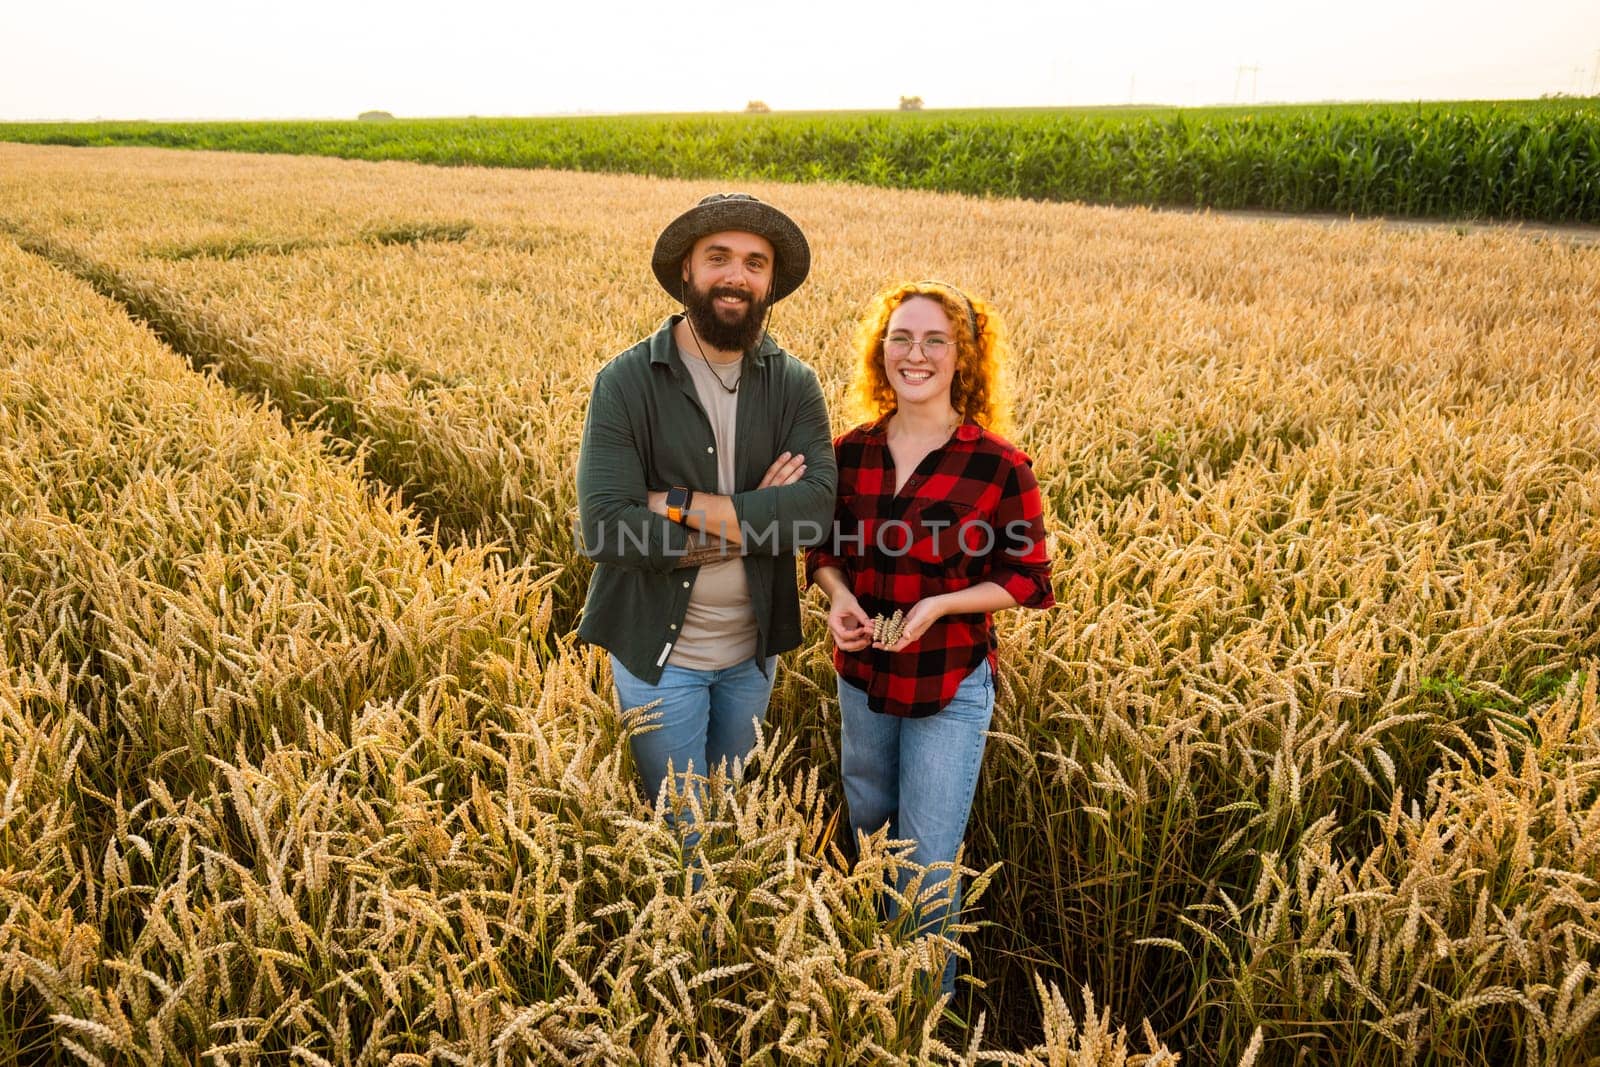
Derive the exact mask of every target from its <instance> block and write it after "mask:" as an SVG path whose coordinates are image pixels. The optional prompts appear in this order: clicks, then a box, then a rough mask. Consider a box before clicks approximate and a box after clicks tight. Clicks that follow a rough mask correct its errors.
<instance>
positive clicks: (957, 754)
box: [838, 660, 994, 993]
mask: <svg viewBox="0 0 1600 1067" xmlns="http://www.w3.org/2000/svg"><path fill="white" fill-rule="evenodd" d="M838 686H839V712H840V720H841V724H842V729H841V734H842V737H841V739H840V746H839V747H840V750H841V760H842V763H843V768H842V770H843V773H844V794H845V799H846V800H847V801H849V804H850V829H851V831H852V832H854V833H856V834H872V833H875V832H876V831H877V830H878V829H879V828H880V827H882V826H883V825H884V823H888V824H889V836H890V838H892V839H893V838H899V839H915V840H916V842H917V846H916V850H915V851H913V852H912V853H911V858H912V860H914V861H915V862H917V863H919V864H922V865H923V866H927V865H929V864H934V863H951V862H953V861H954V860H955V858H956V850H957V849H958V848H960V847H961V841H962V838H964V837H965V836H966V833H967V817H968V816H969V815H970V814H971V812H972V797H973V794H974V793H975V792H976V790H977V786H978V771H979V769H981V768H982V766H983V747H984V740H985V738H984V734H985V732H986V731H987V730H988V729H989V720H990V718H991V717H992V716H993V714H994V678H993V677H992V674H991V672H990V670H989V664H988V661H987V660H986V661H984V662H983V663H980V664H979V665H978V666H977V668H976V669H975V670H973V672H972V673H971V674H969V675H967V677H966V678H965V679H963V680H962V682H961V688H959V689H958V690H956V695H955V698H954V699H952V700H951V701H950V703H949V704H948V705H946V706H945V707H944V708H943V709H941V710H940V711H939V712H937V713H936V714H933V715H929V716H928V717H927V718H922V719H900V718H896V717H894V716H892V715H880V714H878V713H876V712H873V711H871V710H870V709H868V707H867V694H866V693H865V692H864V691H862V690H860V689H857V688H856V687H855V686H854V685H851V684H850V683H849V682H847V681H845V680H844V679H842V678H841V679H839V681H838ZM909 877H910V876H909V873H907V872H902V874H901V884H900V887H899V888H900V889H901V890H904V889H905V886H906V882H907V881H909ZM932 886H940V887H941V891H940V893H939V894H938V895H937V896H935V897H933V898H932V899H931V900H930V901H929V903H927V904H925V905H924V908H923V912H922V915H921V916H920V922H919V928H920V929H923V930H926V931H935V930H940V929H942V928H943V926H944V924H945V923H946V922H947V921H950V920H951V919H952V917H954V916H956V915H958V914H959V913H960V909H961V880H960V879H959V878H951V877H950V872H949V870H948V868H947V869H945V870H942V871H930V872H928V875H927V876H926V878H925V879H924V881H923V889H924V890H927V889H928V888H930V887H932ZM893 911H894V909H893V905H891V908H890V917H891V918H893ZM955 981H956V957H955V956H954V955H952V956H951V957H950V959H949V961H948V962H947V963H946V965H945V970H944V975H943V980H942V982H941V987H942V990H943V991H944V992H946V993H953V992H955Z"/></svg>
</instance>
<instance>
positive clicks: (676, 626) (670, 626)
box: [667, 622, 678, 630]
mask: <svg viewBox="0 0 1600 1067" xmlns="http://www.w3.org/2000/svg"><path fill="white" fill-rule="evenodd" d="M677 628H678V624H677V623H675V622H674V623H669V624H668V625H667V629H669V630H676V629H677Z"/></svg>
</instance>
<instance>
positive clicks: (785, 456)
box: [756, 452, 806, 489]
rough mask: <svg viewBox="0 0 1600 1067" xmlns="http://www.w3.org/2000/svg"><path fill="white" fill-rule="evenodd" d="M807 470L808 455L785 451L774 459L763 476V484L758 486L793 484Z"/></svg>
mask: <svg viewBox="0 0 1600 1067" xmlns="http://www.w3.org/2000/svg"><path fill="white" fill-rule="evenodd" d="M805 472H806V457H804V456H802V455H800V454H798V453H789V452H784V453H781V454H780V455H779V456H778V458H777V459H775V460H773V461H772V466H770V467H768V468H767V473H766V474H763V475H762V476H761V484H760V485H758V486H756V488H757V489H768V488H771V487H772V486H775V485H793V484H794V483H795V482H798V481H799V480H800V478H801V477H802V476H803V475H804V474H805Z"/></svg>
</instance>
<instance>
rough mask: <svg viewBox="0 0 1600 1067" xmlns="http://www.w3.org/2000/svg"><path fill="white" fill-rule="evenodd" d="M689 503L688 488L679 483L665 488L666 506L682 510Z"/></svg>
mask: <svg viewBox="0 0 1600 1067" xmlns="http://www.w3.org/2000/svg"><path fill="white" fill-rule="evenodd" d="M688 504H689V490H687V489H685V488H684V487H683V486H681V485H675V486H673V487H672V488H671V489H668V490H667V507H669V508H672V509H674V510H676V511H682V510H683V509H684V508H685V507H687V506H688Z"/></svg>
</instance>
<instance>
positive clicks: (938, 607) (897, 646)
mask: <svg viewBox="0 0 1600 1067" xmlns="http://www.w3.org/2000/svg"><path fill="white" fill-rule="evenodd" d="M947 610H948V609H947V607H946V601H945V598H944V597H942V596H930V597H924V598H923V599H921V600H919V601H917V602H916V603H915V604H913V605H912V606H911V610H910V611H909V612H907V613H906V616H905V620H904V622H903V624H902V625H901V627H900V639H899V640H898V641H896V642H895V643H894V644H892V645H885V644H883V643H882V642H879V641H874V642H872V647H873V648H881V649H883V650H885V651H887V652H904V651H905V650H906V649H907V648H909V647H910V646H912V645H914V644H916V643H917V640H918V639H919V638H920V637H921V636H922V635H923V634H925V633H927V632H928V627H930V626H932V625H933V624H934V623H936V622H938V621H939V620H940V619H942V618H944V616H945V615H946V613H947ZM871 632H872V627H871V625H870V624H869V625H868V627H867V633H868V634H870V633H871Z"/></svg>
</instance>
